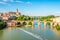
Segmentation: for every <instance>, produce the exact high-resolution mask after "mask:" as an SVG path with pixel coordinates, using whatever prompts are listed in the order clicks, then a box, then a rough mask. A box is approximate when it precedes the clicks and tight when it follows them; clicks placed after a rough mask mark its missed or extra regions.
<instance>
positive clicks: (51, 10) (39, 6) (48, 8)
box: [0, 0, 60, 16]
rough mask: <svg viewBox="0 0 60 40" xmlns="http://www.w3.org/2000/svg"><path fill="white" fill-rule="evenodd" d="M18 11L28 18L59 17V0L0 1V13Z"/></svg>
mask: <svg viewBox="0 0 60 40" xmlns="http://www.w3.org/2000/svg"><path fill="white" fill-rule="evenodd" d="M17 8H18V10H19V12H21V13H22V14H24V15H29V16H46V15H56V16H60V0H0V12H14V11H15V9H17Z"/></svg>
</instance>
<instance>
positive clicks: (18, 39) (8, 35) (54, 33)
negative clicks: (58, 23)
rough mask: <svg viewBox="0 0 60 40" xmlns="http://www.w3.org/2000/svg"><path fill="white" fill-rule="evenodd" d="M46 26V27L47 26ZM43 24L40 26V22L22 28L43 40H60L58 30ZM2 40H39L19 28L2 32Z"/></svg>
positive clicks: (0, 34) (0, 32) (0, 35)
mask: <svg viewBox="0 0 60 40" xmlns="http://www.w3.org/2000/svg"><path fill="white" fill-rule="evenodd" d="M45 25H46V26H45ZM45 25H44V23H43V22H42V23H40V25H38V22H35V23H34V26H32V25H26V26H23V27H20V28H22V29H24V30H26V31H28V32H30V33H33V34H35V35H39V36H41V37H42V38H43V39H47V40H60V31H59V30H57V29H56V28H53V29H51V26H50V25H48V24H45ZM0 39H3V40H38V39H36V38H34V37H32V36H31V35H28V34H26V33H25V32H23V31H21V30H19V29H18V28H17V27H13V28H11V27H10V28H6V29H4V30H2V31H0Z"/></svg>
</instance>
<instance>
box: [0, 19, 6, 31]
mask: <svg viewBox="0 0 60 40" xmlns="http://www.w3.org/2000/svg"><path fill="white" fill-rule="evenodd" d="M5 27H6V26H5V25H4V22H3V21H2V20H0V30H1V29H3V28H5Z"/></svg>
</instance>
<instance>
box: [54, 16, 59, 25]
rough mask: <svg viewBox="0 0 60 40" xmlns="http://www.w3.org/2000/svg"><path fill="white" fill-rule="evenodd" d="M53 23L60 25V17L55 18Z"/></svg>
mask: <svg viewBox="0 0 60 40" xmlns="http://www.w3.org/2000/svg"><path fill="white" fill-rule="evenodd" d="M53 23H54V24H55V25H57V24H58V25H60V17H56V18H53Z"/></svg>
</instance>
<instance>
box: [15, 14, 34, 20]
mask: <svg viewBox="0 0 60 40" xmlns="http://www.w3.org/2000/svg"><path fill="white" fill-rule="evenodd" d="M14 20H21V21H26V20H31V21H32V20H33V18H31V17H29V16H24V15H22V16H19V17H17V18H15V19H14Z"/></svg>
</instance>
